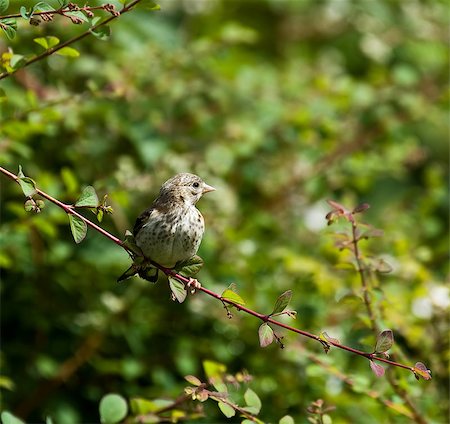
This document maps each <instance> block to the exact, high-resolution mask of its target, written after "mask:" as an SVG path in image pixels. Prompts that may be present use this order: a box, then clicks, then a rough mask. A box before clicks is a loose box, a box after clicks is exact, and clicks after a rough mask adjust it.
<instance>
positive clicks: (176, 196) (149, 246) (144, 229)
mask: <svg viewBox="0 0 450 424" xmlns="http://www.w3.org/2000/svg"><path fill="white" fill-rule="evenodd" d="M213 190H215V188H214V187H211V186H210V185H208V184H206V183H205V182H204V181H203V180H202V179H201V178H200V177H198V176H197V175H194V174H188V173H182V174H177V175H175V176H174V177H172V178H170V179H169V180H167V181H166V182H165V183H164V184H163V185H162V186H161V189H160V191H159V195H158V197H157V198H156V199H155V200H154V201H153V203H152V205H151V206H150V207H149V208H148V209H147V210H145V211H144V212H142V213H141V214H140V215H139V217H138V218H137V219H136V223H135V224H134V228H133V236H134V238H135V241H136V245H137V246H138V247H140V249H141V250H142V252H143V254H144V255H145V257H146V258H149V259H151V260H152V261H154V262H156V263H157V264H159V265H162V266H163V267H165V268H174V267H175V265H176V264H177V263H178V262H182V261H186V260H188V259H190V258H192V257H193V256H194V255H195V254H196V253H197V250H198V248H199V246H200V242H201V240H202V237H203V233H204V231H205V223H204V220H203V216H202V214H201V213H200V211H199V210H198V209H197V208H196V207H195V205H196V203H197V202H198V201H199V200H200V198H201V197H202V196H203V194H205V193H208V192H210V191H213ZM156 272H157V270H156ZM125 274H126V273H125ZM125 274H124V275H123V277H124V278H122V277H119V281H121V279H125V278H127V276H129V275H127V276H125ZM139 275H141V273H139ZM141 276H142V275H141ZM152 278H153V279H152V281H156V279H157V274H156V276H154V277H152ZM147 279H148V278H147Z"/></svg>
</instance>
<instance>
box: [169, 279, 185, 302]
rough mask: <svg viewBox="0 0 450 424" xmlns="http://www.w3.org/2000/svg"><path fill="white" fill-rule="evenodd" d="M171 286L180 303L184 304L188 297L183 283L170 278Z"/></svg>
mask: <svg viewBox="0 0 450 424" xmlns="http://www.w3.org/2000/svg"><path fill="white" fill-rule="evenodd" d="M169 286H170V290H171V291H172V293H173V295H174V296H175V298H176V299H177V300H178V302H179V303H183V302H184V301H185V299H186V296H187V291H186V288H185V286H184V284H183V283H181V282H180V281H178V280H175V278H172V277H170V276H169Z"/></svg>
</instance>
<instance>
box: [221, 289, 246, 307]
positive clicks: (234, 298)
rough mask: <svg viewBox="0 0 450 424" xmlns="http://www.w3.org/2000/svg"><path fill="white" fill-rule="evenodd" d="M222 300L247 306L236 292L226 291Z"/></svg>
mask: <svg viewBox="0 0 450 424" xmlns="http://www.w3.org/2000/svg"><path fill="white" fill-rule="evenodd" d="M222 299H225V300H229V301H231V302H234V303H237V304H238V305H245V301H244V299H242V297H241V296H239V295H238V294H237V293H236V292H234V291H232V290H230V289H226V290H224V292H223V293H222Z"/></svg>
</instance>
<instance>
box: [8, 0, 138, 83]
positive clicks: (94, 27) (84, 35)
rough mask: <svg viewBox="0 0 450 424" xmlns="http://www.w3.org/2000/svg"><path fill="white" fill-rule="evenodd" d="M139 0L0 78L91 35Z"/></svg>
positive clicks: (134, 0)
mask: <svg viewBox="0 0 450 424" xmlns="http://www.w3.org/2000/svg"><path fill="white" fill-rule="evenodd" d="M140 1H142V0H133V1H132V2H131V3H129V4H128V5H125V6H124V7H123V8H122V9H121V10H120V11H119V12H118V13H117V15H112V16H110V17H109V18H107V19H105V20H104V21H101V22H99V23H98V24H97V25H94V26H92V27H90V28H89V29H88V30H86V31H85V32H83V33H81V34H79V35H77V36H75V37H72V38H71V39H69V40H67V41H65V42H64V43H61V44H58V45H57V46H54V47H51V48H49V49H47V50H46V51H44V52H43V53H41V54H39V55H37V56H34V57H32V58H31V59H29V60H27V61H26V62H24V64H23V65H22V66H21V67H20V68H18V69H14V70H12V71H11V72H3V73H1V74H0V80H2V79H4V78H8V77H10V76H11V75H13V74H15V73H16V72H17V71H18V70H20V69H23V68H26V67H27V66H30V65H31V64H33V63H35V62H38V61H39V60H42V59H44V58H46V57H48V56H50V55H52V54H53V53H55V52H57V51H58V50H61V49H62V48H64V47H67V46H69V45H70V44H73V43H75V42H77V41H79V40H82V39H83V38H85V37H87V36H88V35H91V34H92V32H93V31H95V30H96V29H98V28H100V27H102V26H104V25H106V24H108V23H109V22H111V21H113V20H114V19H116V18H118V17H119V16H121V15H123V14H124V13H126V12H129V11H130V10H131V9H133V8H134V6H136V5H137V4H138V3H139V2H140Z"/></svg>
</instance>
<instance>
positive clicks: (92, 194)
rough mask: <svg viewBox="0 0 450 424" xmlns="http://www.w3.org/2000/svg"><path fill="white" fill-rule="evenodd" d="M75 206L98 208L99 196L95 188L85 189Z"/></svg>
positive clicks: (88, 187)
mask: <svg viewBox="0 0 450 424" xmlns="http://www.w3.org/2000/svg"><path fill="white" fill-rule="evenodd" d="M75 206H77V207H89V208H96V207H97V206H98V196H97V193H96V191H95V188H94V187H92V186H87V187H85V188H84V189H83V191H82V192H81V194H80V197H79V198H78V200H77V201H76V203H75Z"/></svg>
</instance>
